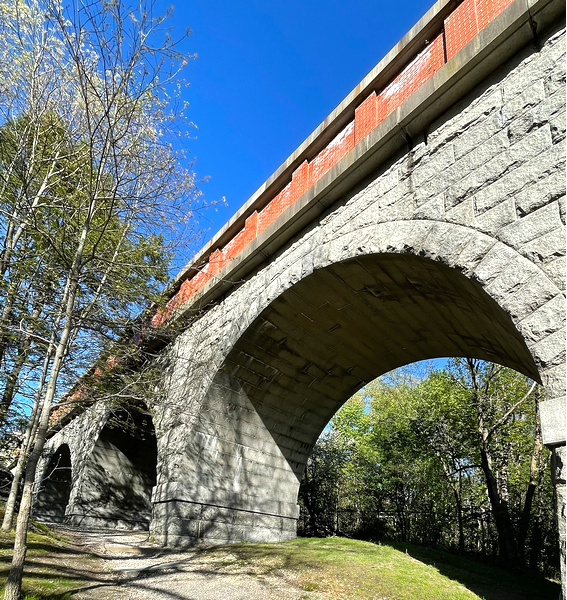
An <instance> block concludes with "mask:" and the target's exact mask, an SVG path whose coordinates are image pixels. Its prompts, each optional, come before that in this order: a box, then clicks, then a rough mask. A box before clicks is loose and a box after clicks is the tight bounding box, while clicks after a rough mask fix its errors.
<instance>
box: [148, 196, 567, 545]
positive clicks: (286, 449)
mask: <svg viewBox="0 0 567 600" xmlns="http://www.w3.org/2000/svg"><path fill="white" fill-rule="evenodd" d="M356 200H357V198H356V196H355V197H354V200H353V202H355V201H356ZM377 220H378V222H376V221H377ZM361 271H362V274H361ZM341 273H343V276H341ZM349 273H350V274H349ZM365 277H367V280H365V279H364V278H365ZM333 278H334V279H335V280H336V283H337V285H333V284H332V283H331V282H330V280H331V279H333ZM337 278H338V279H337ZM396 278H397V279H398V281H396ZM400 278H401V279H402V280H403V281H402V282H400V281H399V279H400ZM349 279H350V280H352V281H351V283H348V281H349ZM314 281H315V284H313V282H314ZM338 281H341V285H342V287H341V285H338ZM404 282H405V284H406V288H407V289H405V291H404ZM357 286H358V287H357ZM298 290H299V293H298ZM408 290H409V291H408ZM360 292H363V294H366V296H367V301H364V300H361V298H360V295H361V294H360ZM321 294H322V297H321ZM349 294H350V296H349ZM403 294H405V296H404V297H402V296H403ZM317 295H319V297H320V304H319V305H317V303H313V302H310V301H309V298H310V297H312V296H317ZM332 296H334V302H335V306H334V308H333V310H334V316H333V315H331V316H330V313H332V312H333V311H332V310H330V311H329V315H327V316H326V317H325V318H324V317H323V316H322V313H323V312H324V305H328V306H331V305H332V303H333V300H332V299H331V297H332ZM355 296H357V299H356V301H354V300H353V303H354V304H356V303H358V304H359V308H360V309H361V310H362V313H363V314H362V318H361V319H360V320H359V321H358V322H357V323H353V321H354V320H356V319H353V318H352V315H350V316H349V317H348V318H347V317H345V321H344V322H341V321H340V319H335V321H336V322H335V323H333V322H332V321H333V318H335V317H336V316H337V315H338V314H339V313H340V312H341V308H340V302H341V301H343V302H344V303H345V306H346V305H347V304H348V303H349V301H350V300H349V298H351V299H353V298H354V297H355ZM292 297H293V299H292V300H291V301H290V298H292ZM408 299H409V300H410V301H413V302H415V304H416V306H417V305H418V304H419V303H421V304H423V306H422V308H421V309H420V311H421V312H420V311H419V310H417V309H415V310H413V311H411V310H409V309H408V308H407V305H406V306H405V307H404V306H403V305H404V301H406V300H408ZM337 303H338V304H337ZM286 304H287V305H289V306H287V307H285V306H284V305H286ZM406 304H407V303H406ZM365 305H366V306H371V305H381V306H382V307H383V308H382V309H381V310H379V311H376V315H375V316H376V318H378V319H382V320H383V321H384V320H387V319H388V314H389V311H391V312H392V313H393V314H396V315H397V316H396V318H397V319H398V321H397V323H399V324H400V327H401V326H402V325H403V326H404V327H405V328H406V330H407V331H406V333H405V334H404V335H403V336H401V339H400V340H399V341H400V344H401V346H402V347H403V351H397V352H396V350H395V349H394V348H393V346H394V345H395V343H396V340H395V339H394V338H395V335H394V333H393V330H392V329H391V328H390V329H388V328H387V327H382V329H383V330H384V332H385V336H386V337H388V338H389V340H381V341H380V342H379V343H374V342H373V341H372V340H371V338H369V337H364V336H365V335H368V333H367V332H365V319H368V318H372V311H371V310H370V311H367V313H366V314H364V310H363V307H364V306H365ZM387 305H389V307H388V306H387ZM290 306H291V308H290ZM281 307H284V308H281ZM400 307H401V308H400ZM424 307H425V308H424ZM302 309H303V310H302ZM404 311H405V312H404ZM416 311H417V313H419V315H418V316H416ZM443 311H446V314H445V315H444V314H443ZM302 312H303V313H305V314H304V316H305V319H304V320H303V323H300V321H301V319H297V318H296V316H297V315H299V314H301V313H302ZM346 312H347V311H346V310H345V311H344V313H345V314H346ZM436 312H437V313H438V317H437V318H434V314H435V313H436ZM404 314H405V318H406V320H407V322H408V323H411V322H412V319H413V321H414V323H413V325H408V323H403V320H404ZM309 321H310V324H308V322H309ZM274 323H275V324H274ZM347 325H348V326H347ZM349 326H350V327H351V331H350V334H349V335H351V336H352V335H357V336H358V337H359V338H362V340H363V341H362V345H363V346H364V350H362V351H357V350H356V349H351V350H350V351H349V352H350V355H351V356H350V358H349V359H350V363H352V364H350V363H349V364H347V363H348V360H347V361H346V362H345V361H343V362H342V363H341V362H340V361H338V362H337V361H336V359H335V362H334V363H332V364H329V363H325V357H326V355H327V354H328V352H327V348H326V347H325V344H332V343H333V342H332V340H333V339H336V340H337V343H340V341H341V338H340V335H339V334H338V333H337V332H339V331H340V330H341V329H342V330H345V328H346V329H348V327H349ZM425 326H427V327H428V329H427V333H426V334H423V332H421V333H420V327H421V328H423V327H425ZM270 327H272V331H271V332H267V331H266V328H268V329H269V328H270ZM367 329H369V330H370V329H372V330H373V331H378V330H379V329H380V327H376V326H375V325H374V326H373V327H370V326H367ZM562 331H564V299H563V295H562V293H561V292H560V290H559V289H558V288H557V286H556V285H555V284H554V282H552V281H551V279H550V278H549V276H548V275H547V274H546V273H545V272H543V271H542V269H541V268H540V267H539V266H538V265H536V264H534V263H533V262H532V261H531V260H529V258H527V257H526V256H523V255H522V254H521V253H520V252H518V251H517V250H515V249H514V248H513V247H511V246H510V245H507V244H505V243H503V242H502V241H500V240H498V239H495V237H493V236H491V235H488V234H487V233H484V232H482V231H479V230H478V229H475V228H472V227H468V226H465V225H461V224H457V223H447V222H442V221H434V220H426V219H419V220H417V219H416V220H399V221H395V222H394V221H385V222H379V219H376V217H375V216H371V217H369V216H368V215H367V214H366V211H360V212H358V214H355V215H353V217H352V218H351V219H349V220H348V221H346V222H345V221H343V223H342V226H341V227H340V228H337V227H336V222H335V220H334V219H333V218H329V219H328V220H327V221H326V222H325V223H324V224H323V225H322V226H321V227H319V228H317V229H314V230H312V232H311V233H310V234H308V235H306V236H303V237H302V238H301V239H299V240H297V241H296V242H295V243H293V244H291V245H290V246H289V247H288V249H287V250H285V251H284V252H282V253H281V254H280V256H279V257H278V258H277V259H275V260H272V261H271V262H270V264H269V265H267V266H266V267H265V268H264V269H262V270H260V271H259V272H258V273H257V274H256V275H255V277H254V278H252V279H250V280H248V281H246V282H245V283H244V284H243V285H242V286H241V287H240V288H238V289H237V290H235V291H234V292H233V293H232V294H231V295H230V296H228V297H227V298H226V299H225V300H224V301H223V302H222V303H220V304H218V305H216V306H214V307H212V308H211V310H210V311H209V312H208V313H207V314H205V315H204V316H203V317H202V318H201V319H200V320H199V321H197V322H196V323H195V324H194V326H193V327H192V328H191V329H190V330H189V331H188V332H187V334H185V335H184V336H180V337H181V338H185V339H181V340H180V342H179V345H177V343H176V348H175V349H174V350H173V352H172V354H171V356H173V357H174V362H173V369H172V374H171V376H170V380H169V386H170V387H169V393H170V398H173V399H174V402H175V403H176V404H177V406H183V408H184V411H183V412H180V411H179V410H178V411H177V414H176V419H175V420H174V421H173V422H172V421H170V422H169V424H168V428H167V435H166V436H164V437H163V440H162V443H166V444H167V448H162V451H163V453H164V455H165V456H167V458H166V460H165V463H166V464H167V469H166V471H165V472H164V473H161V474H160V475H161V477H158V485H157V487H156V491H155V494H154V502H155V505H154V513H153V523H152V530H153V533H154V535H156V537H157V538H158V539H161V540H162V541H164V542H166V543H176V544H179V543H193V542H194V541H195V540H196V539H200V538H208V539H209V540H211V541H214V540H230V539H250V540H261V539H289V538H291V537H294V535H295V519H296V517H297V507H296V498H297V490H298V485H299V480H300V477H301V473H302V471H303V467H304V465H305V462H306V460H307V457H308V455H309V452H310V450H311V447H312V445H313V444H314V443H315V441H316V439H317V436H318V435H319V433H320V431H321V430H322V428H323V427H324V426H325V424H326V422H327V421H328V420H329V418H330V417H331V416H332V415H333V414H334V412H335V411H336V410H337V409H338V408H339V407H340V405H341V404H342V403H343V402H344V401H345V400H346V399H347V398H348V397H349V395H350V394H351V393H352V392H354V391H355V390H356V389H358V388H359V387H361V386H362V385H363V384H364V383H366V382H367V381H369V380H371V379H373V378H374V377H376V376H378V375H380V374H382V373H383V372H386V371H388V370H390V369H392V368H395V367H397V366H401V365H402V364H406V363H408V362H413V361H415V360H419V359H424V358H429V357H435V356H443V355H445V356H446V355H461V356H471V357H475V358H483V359H487V360H493V361H495V362H500V363H502V364H505V365H507V366H510V367H513V368H515V369H517V370H519V371H522V372H524V373H525V374H527V375H529V376H530V377H532V378H534V379H536V380H538V381H540V382H542V383H543V384H544V385H545V387H546V390H547V393H548V397H550V398H555V397H558V396H560V395H561V393H564V391H563V388H562V384H563V383H564V379H563V378H562V375H561V373H562V369H564V361H565V357H564V350H563V347H562V346H561V344H557V342H556V339H557V336H561V335H564V333H562ZM412 334H413V337H412ZM309 337H311V339H308V338H309ZM436 338H443V339H436ZM314 340H315V343H313V341H314ZM302 344H303V346H302ZM317 344H319V352H318V348H317ZM388 344H389V346H388ZM380 345H384V346H388V349H387V352H386V354H388V353H389V354H390V357H389V359H388V360H386V359H384V360H383V361H382V364H381V365H375V368H374V370H373V369H372V366H371V365H369V364H368V363H371V362H372V361H373V360H376V358H375V356H376V355H380V350H379V346H380ZM314 346H315V347H314ZM188 349H189V354H187V352H188ZM349 352H347V353H346V354H347V356H348V355H349ZM357 353H358V363H357V360H356V359H355V358H354V355H356V354H357ZM382 354H384V353H382ZM335 356H336V355H335ZM196 357H198V358H196ZM331 362H332V361H331ZM377 362H379V361H377ZM205 367H206V369H207V370H206V371H205ZM282 382H284V383H282ZM317 386H319V389H318V390H317V389H315V388H316V387H317ZM325 395H326V396H327V398H331V402H329V401H327V402H326V401H325ZM286 403H287V404H286ZM286 405H287V409H285V408H282V407H285V406H286ZM164 408H165V412H167V410H168V407H167V406H164Z"/></svg>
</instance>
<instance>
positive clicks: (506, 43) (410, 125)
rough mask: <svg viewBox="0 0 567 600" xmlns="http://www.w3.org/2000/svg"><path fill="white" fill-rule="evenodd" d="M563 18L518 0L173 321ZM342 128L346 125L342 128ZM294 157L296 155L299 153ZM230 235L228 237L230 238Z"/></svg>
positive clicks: (551, 3)
mask: <svg viewBox="0 0 567 600" xmlns="http://www.w3.org/2000/svg"><path fill="white" fill-rule="evenodd" d="M453 6H454V5H453V4H451V3H446V2H438V3H437V4H436V5H435V6H434V7H433V8H432V9H431V10H430V11H429V12H428V13H427V14H426V15H425V17H423V19H421V20H420V22H419V23H418V24H417V25H416V26H415V27H414V28H413V29H412V31H411V32H410V33H409V34H408V35H407V36H406V37H404V39H403V40H402V41H401V42H400V43H399V44H398V46H402V45H403V46H404V48H407V47H408V46H409V44H410V41H412V40H415V39H416V38H417V35H418V32H422V33H423V31H425V30H426V27H425V24H424V22H425V21H427V22H428V23H432V22H436V21H435V18H436V17H438V18H440V17H439V15H442V16H443V18H444V16H445V15H446V13H445V12H444V10H441V8H443V9H447V8H452V7H453ZM564 12H565V5H564V3H563V2H562V0H515V2H513V3H512V4H511V5H510V6H508V8H507V9H506V10H505V11H504V12H502V13H501V14H500V15H499V16H498V17H497V18H496V19H494V20H493V21H492V22H491V23H489V24H488V25H487V26H486V27H485V28H484V29H483V30H482V31H480V33H479V34H478V35H477V36H476V37H475V38H473V39H472V40H471V42H469V43H468V44H467V45H466V46H465V47H464V48H462V49H461V50H460V51H459V52H458V53H457V54H456V55H455V56H453V57H452V58H451V59H450V60H449V61H448V62H447V63H446V64H445V65H444V66H443V67H441V69H439V70H438V71H437V72H436V73H435V74H434V75H433V76H432V77H431V78H430V79H429V80H428V81H426V82H425V83H424V84H423V85H422V86H421V87H420V88H419V89H418V90H417V91H415V92H414V93H413V94H412V95H411V96H410V97H409V98H408V99H407V100H405V101H404V102H403V103H402V104H401V105H400V106H399V107H398V108H397V109H396V110H395V111H394V112H393V113H391V114H390V115H389V116H388V117H386V119H384V121H382V122H381V123H380V124H379V125H378V126H377V127H376V128H375V129H374V130H373V131H372V132H371V133H370V134H369V135H368V136H367V137H365V138H364V139H363V140H361V142H360V143H359V144H357V145H356V146H355V147H354V149H353V150H351V151H350V152H349V153H348V154H347V155H346V156H345V157H344V158H342V159H341V160H340V161H339V162H338V163H337V164H336V165H335V166H334V167H332V168H331V170H330V171H329V172H327V173H326V174H325V175H324V176H323V177H322V178H321V179H320V180H318V181H317V182H316V183H315V185H314V186H312V187H310V188H309V189H308V190H307V191H306V192H305V193H304V194H303V195H302V196H301V197H300V198H299V199H298V200H296V201H295V203H294V204H292V205H291V206H290V207H289V208H288V209H287V210H286V211H285V212H283V213H282V214H281V215H280V216H279V217H278V218H277V219H276V220H275V221H274V222H273V223H271V224H270V225H269V226H268V227H267V228H266V229H265V230H264V231H263V232H262V233H260V234H259V235H258V237H256V238H255V239H254V240H252V242H250V243H249V244H248V245H247V246H246V247H245V248H244V249H243V250H242V251H241V253H240V254H239V255H238V256H236V257H235V258H233V259H232V260H231V262H230V263H229V264H227V265H226V266H225V267H223V268H222V269H221V270H220V271H219V272H218V273H217V274H216V275H214V276H213V278H212V279H211V280H210V281H208V282H207V283H205V285H204V286H203V287H202V288H200V289H199V290H197V292H196V293H195V294H194V295H193V296H192V297H191V298H190V299H189V300H188V301H187V302H186V303H184V304H183V305H182V306H180V307H179V308H178V309H177V310H176V311H175V312H174V314H173V315H172V316H171V317H169V319H172V320H173V321H175V320H177V319H179V318H183V317H184V316H186V315H190V314H191V313H192V312H194V311H199V310H202V309H203V307H205V306H206V305H207V304H209V303H210V302H212V301H213V300H214V298H215V297H218V296H219V295H222V294H223V293H226V292H227V291H228V289H229V288H231V287H233V285H234V284H233V283H232V282H234V281H238V280H242V279H243V278H244V277H245V275H246V273H247V272H249V271H251V270H253V269H254V268H256V267H257V266H258V265H259V264H261V263H262V262H263V261H264V260H266V258H267V257H268V256H270V254H272V253H273V252H275V251H276V250H277V248H280V247H281V246H282V245H283V244H284V243H285V242H286V241H287V240H289V239H291V237H292V236H293V235H295V234H296V233H297V232H298V231H299V229H301V227H303V226H305V224H306V223H308V222H309V220H312V219H313V218H314V216H316V215H317V214H320V213H321V212H323V211H324V210H325V209H326V208H327V207H328V206H330V205H331V204H332V203H333V202H335V201H336V200H337V199H338V198H340V197H341V194H344V193H345V190H348V189H349V188H350V187H352V186H353V185H355V184H356V182H357V181H360V180H361V179H363V178H364V177H367V176H368V175H369V174H370V172H371V170H372V169H375V168H377V166H379V164H381V163H382V162H384V161H385V160H387V158H388V157H389V156H392V155H393V154H394V153H396V152H398V151H399V150H400V149H401V148H402V147H403V146H404V144H407V142H406V138H407V135H408V134H410V133H411V134H412V135H417V134H419V132H421V131H423V130H424V129H425V128H426V127H427V126H428V125H429V124H430V123H432V122H433V121H434V120H435V119H436V118H437V117H439V116H440V115H441V114H442V113H443V112H444V111H446V110H448V109H449V108H450V106H452V105H454V104H455V103H456V102H457V101H458V100H459V99H460V98H462V97H463V96H464V95H465V94H467V93H468V92H470V91H471V90H472V89H474V87H476V86H477V85H478V84H479V83H481V82H482V81H483V80H485V79H486V77H488V76H489V75H490V74H491V73H492V72H493V71H495V70H496V69H497V68H498V67H499V66H500V65H501V64H503V63H504V62H505V61H506V60H508V59H509V58H511V57H512V56H513V55H514V53H515V52H517V50H518V49H519V48H521V47H523V46H525V45H526V44H528V43H529V42H530V40H533V38H534V30H533V22H532V20H533V19H534V18H536V17H537V18H538V19H539V22H538V28H540V29H542V30H543V29H546V28H548V27H550V26H551V25H552V24H553V23H554V22H557V18H558V14H564ZM431 15H432V16H431ZM428 19H429V20H428ZM427 31H430V30H427ZM404 40H405V41H404ZM398 46H396V48H398ZM390 55H392V56H390ZM396 56H398V54H396V53H395V49H394V50H392V51H391V53H389V54H388V55H387V56H386V57H385V58H384V59H383V61H381V63H379V64H378V65H377V67H376V68H375V69H374V70H373V71H372V72H371V73H370V74H369V75H368V77H367V78H366V79H365V80H364V81H366V80H368V83H367V84H365V86H364V92H368V91H369V89H371V83H370V82H371V81H372V82H376V81H378V80H379V77H380V73H383V71H384V68H385V67H384V66H382V67H381V65H382V64H383V62H386V63H387V64H388V65H389V64H391V63H392V61H393V60H394V58H395V57H396ZM378 72H379V73H378ZM375 73H376V74H375ZM374 74H375V75H374ZM361 86H362V84H361V85H360V86H359V87H360V91H359V92H358V93H359V96H358V97H359V99H360V96H361V95H362V94H363V92H362V87H361ZM359 87H357V88H356V89H355V91H353V92H352V93H351V95H350V96H354V95H356V90H359ZM350 96H349V97H348V98H350ZM348 98H347V99H346V100H345V101H344V102H343V103H341V105H339V107H337V109H335V111H334V112H333V113H332V114H331V116H330V117H329V119H330V118H331V117H332V116H333V115H334V114H336V113H338V112H340V111H339V109H340V107H342V106H343V105H344V104H348V105H349V106H351V107H353V106H354V105H355V103H354V99H352V100H350V101H349V99H348ZM344 110H345V111H346V110H347V109H346V108H345V109H344ZM353 111H354V108H353ZM327 120H328V119H327ZM327 120H326V121H325V122H324V123H326V122H327ZM340 126H342V123H341V125H340ZM320 127H321V126H320ZM317 131H318V130H316V131H315V132H314V133H313V134H312V137H313V136H315V135H316V133H317ZM309 139H311V138H309ZM309 139H308V140H307V141H306V142H304V145H303V146H300V148H299V149H298V150H297V151H296V152H300V150H301V148H302V147H304V146H306V147H308V141H309ZM292 156H295V154H294V155H292ZM299 156H301V157H303V156H304V155H303V154H301V153H300V154H299ZM305 156H306V155H305ZM288 160H290V159H288ZM285 165H287V162H286V163H284V165H282V167H280V169H283V172H286V173H289V174H290V175H291V172H290V171H291V169H292V168H295V163H294V164H293V165H292V167H289V171H286V170H285V169H284V167H285ZM277 173H279V171H277V172H276V174H274V175H273V176H272V178H274V177H276V175H277ZM272 178H271V179H272ZM271 179H270V180H268V182H269V181H271ZM268 182H266V183H265V184H264V186H262V188H260V190H259V192H257V194H260V195H259V196H257V195H255V196H253V197H252V198H251V200H250V201H249V202H248V203H247V204H246V205H245V206H243V207H242V209H241V211H239V213H237V215H235V217H234V218H233V219H232V220H231V221H230V222H229V223H228V224H227V225H226V226H225V227H224V228H223V230H221V232H220V233H219V234H218V235H217V236H216V237H215V238H214V239H213V240H212V241H211V242H210V243H209V245H208V246H206V247H205V249H203V250H202V251H201V253H200V254H199V255H198V256H197V257H196V259H195V260H194V261H193V262H192V263H190V265H189V266H188V267H187V268H186V269H185V270H184V271H182V272H181V273H180V274H179V276H178V278H177V279H176V283H177V286H179V285H180V284H181V281H182V279H183V278H184V277H185V275H187V272H188V270H189V269H191V268H193V269H196V268H198V266H200V264H201V263H202V261H204V260H205V259H206V257H207V256H208V254H209V253H210V251H212V250H213V249H214V248H216V247H217V246H219V247H222V243H223V242H224V240H225V237H224V236H225V234H226V235H228V233H230V236H231V235H232V233H233V229H232V228H235V227H239V226H240V225H241V224H242V222H243V221H242V220H240V221H239V220H238V219H239V218H240V216H241V217H244V215H247V214H248V213H247V212H246V211H248V210H250V211H252V210H255V209H256V208H257V206H259V205H260V204H259V203H260V199H261V197H262V193H263V192H262V193H260V192H261V191H262V190H265V189H267V188H266V186H267V185H268ZM267 199H268V200H269V199H271V196H269V195H268V197H267ZM256 203H258V204H256ZM230 236H228V237H229V239H230ZM199 261H201V263H199ZM170 322H171V321H170Z"/></svg>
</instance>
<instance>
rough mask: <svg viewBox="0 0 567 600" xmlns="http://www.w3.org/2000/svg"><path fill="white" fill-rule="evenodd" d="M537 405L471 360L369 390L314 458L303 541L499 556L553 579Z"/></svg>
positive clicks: (502, 371)
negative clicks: (393, 544) (363, 541)
mask: <svg viewBox="0 0 567 600" xmlns="http://www.w3.org/2000/svg"><path fill="white" fill-rule="evenodd" d="M540 395H541V390H540V388H538V387H537V386H535V384H533V383H532V382H531V381H529V380H528V379H527V378H526V377H524V376H523V375H521V374H519V373H517V372H515V371H512V370H510V369H506V368H504V367H501V366H500V365H496V364H493V363H486V362H482V361H476V360H470V359H453V360H452V361H450V362H449V363H448V365H447V367H446V368H445V369H443V370H441V371H432V372H430V373H429V374H428V375H427V376H425V377H417V376H416V375H415V373H412V372H411V370H401V371H396V372H393V373H392V374H389V375H388V376H386V377H383V378H380V379H378V380H376V381H374V382H372V383H371V384H369V385H368V386H366V387H364V388H363V389H362V390H360V391H359V392H358V393H357V394H356V395H355V396H354V397H353V398H351V399H350V400H349V401H348V402H346V404H345V405H344V406H343V407H342V408H341V409H340V410H339V411H338V412H337V414H336V415H335V416H334V418H333V419H332V420H331V422H330V423H329V425H328V427H327V428H326V430H325V431H324V433H323V434H322V436H321V438H320V439H319V441H318V442H317V445H316V446H315V448H314V450H313V453H312V456H311V458H310V460H309V462H308V464H307V467H306V471H305V474H304V477H303V480H302V483H301V487H300V495H299V497H300V506H301V519H300V526H301V529H300V530H301V531H302V532H303V533H306V534H309V535H323V536H324V535H337V534H340V535H349V536H354V537H361V538H368V539H374V540H394V541H405V542H412V543H420V544H425V545H429V546H436V547H443V548H446V549H450V550H453V551H455V552H460V553H468V554H476V555H479V556H484V557H494V556H498V557H499V560H500V561H502V562H504V563H507V564H511V565H515V566H517V565H519V564H522V565H526V566H528V567H530V568H533V569H539V570H540V571H542V572H545V573H546V574H556V573H557V568H558V556H557V531H556V528H555V525H554V523H555V519H554V513H553V486H552V483H551V480H550V477H549V473H548V471H549V469H547V468H546V467H547V466H548V462H549V451H548V450H547V449H546V448H545V447H543V445H542V443H541V432H540V430H539V416H538V403H539V400H540Z"/></svg>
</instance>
